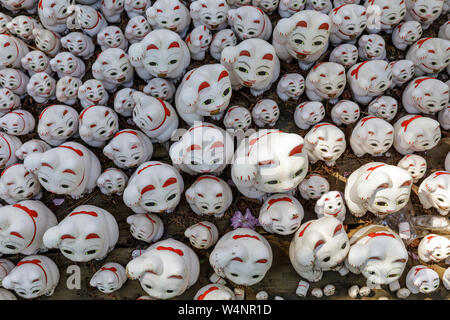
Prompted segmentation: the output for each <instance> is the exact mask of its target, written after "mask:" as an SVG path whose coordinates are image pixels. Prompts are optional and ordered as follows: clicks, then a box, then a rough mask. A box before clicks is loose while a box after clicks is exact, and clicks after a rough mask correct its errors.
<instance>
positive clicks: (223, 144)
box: [169, 122, 234, 175]
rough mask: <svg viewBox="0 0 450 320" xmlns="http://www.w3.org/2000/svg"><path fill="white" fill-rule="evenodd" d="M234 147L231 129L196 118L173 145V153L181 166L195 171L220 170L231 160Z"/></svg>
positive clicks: (211, 171) (179, 166) (176, 164)
mask: <svg viewBox="0 0 450 320" xmlns="http://www.w3.org/2000/svg"><path fill="white" fill-rule="evenodd" d="M233 151H234V143H233V139H232V138H231V135H230V134H229V133H228V132H226V131H225V130H223V129H222V128H219V127H217V126H215V125H213V124H211V123H208V122H195V123H194V125H193V126H191V127H190V128H189V129H188V130H187V131H186V132H185V133H184V134H183V136H182V137H181V138H180V140H178V141H176V142H175V143H173V144H172V145H171V146H170V149H169V155H170V158H171V160H172V162H173V163H174V165H175V166H176V167H177V168H180V169H181V170H182V171H184V172H186V173H189V174H191V175H194V174H198V173H202V174H220V173H221V172H222V171H223V170H224V169H225V167H226V166H227V165H228V164H229V163H231V160H232V157H233Z"/></svg>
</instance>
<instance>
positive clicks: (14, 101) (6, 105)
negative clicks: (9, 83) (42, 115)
mask: <svg viewBox="0 0 450 320" xmlns="http://www.w3.org/2000/svg"><path fill="white" fill-rule="evenodd" d="M18 105H20V100H19V97H18V96H16V95H15V94H14V93H13V92H12V91H11V90H9V89H6V88H1V89H0V110H2V111H10V110H12V109H13V108H14V107H16V106H18Z"/></svg>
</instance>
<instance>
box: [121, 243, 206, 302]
mask: <svg viewBox="0 0 450 320" xmlns="http://www.w3.org/2000/svg"><path fill="white" fill-rule="evenodd" d="M126 273H127V277H128V278H129V279H132V280H139V282H140V284H141V286H142V289H143V290H144V291H145V292H146V293H147V294H148V295H149V296H150V297H153V298H156V299H170V298H173V297H176V296H179V295H181V294H183V293H184V292H185V291H186V289H187V288H189V287H191V286H192V285H193V284H194V283H196V282H197V279H198V276H199V273H200V263H199V260H198V257H197V255H196V254H195V252H194V251H193V250H192V249H191V248H189V247H188V246H187V245H185V244H184V243H182V242H180V241H178V240H174V239H166V240H162V241H159V242H156V243H154V244H153V245H151V246H150V247H149V248H148V249H147V250H146V251H145V252H144V253H143V254H142V255H141V256H139V257H137V258H135V259H133V260H131V261H130V262H128V264H127V266H126Z"/></svg>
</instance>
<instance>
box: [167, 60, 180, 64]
mask: <svg viewBox="0 0 450 320" xmlns="http://www.w3.org/2000/svg"><path fill="white" fill-rule="evenodd" d="M177 62H178V60H177V59H173V60H170V61H169V64H175V63H177Z"/></svg>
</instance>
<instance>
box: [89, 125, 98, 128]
mask: <svg viewBox="0 0 450 320" xmlns="http://www.w3.org/2000/svg"><path fill="white" fill-rule="evenodd" d="M96 126H97V125H96V124H91V125H90V126H89V127H90V128H95V127H96Z"/></svg>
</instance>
